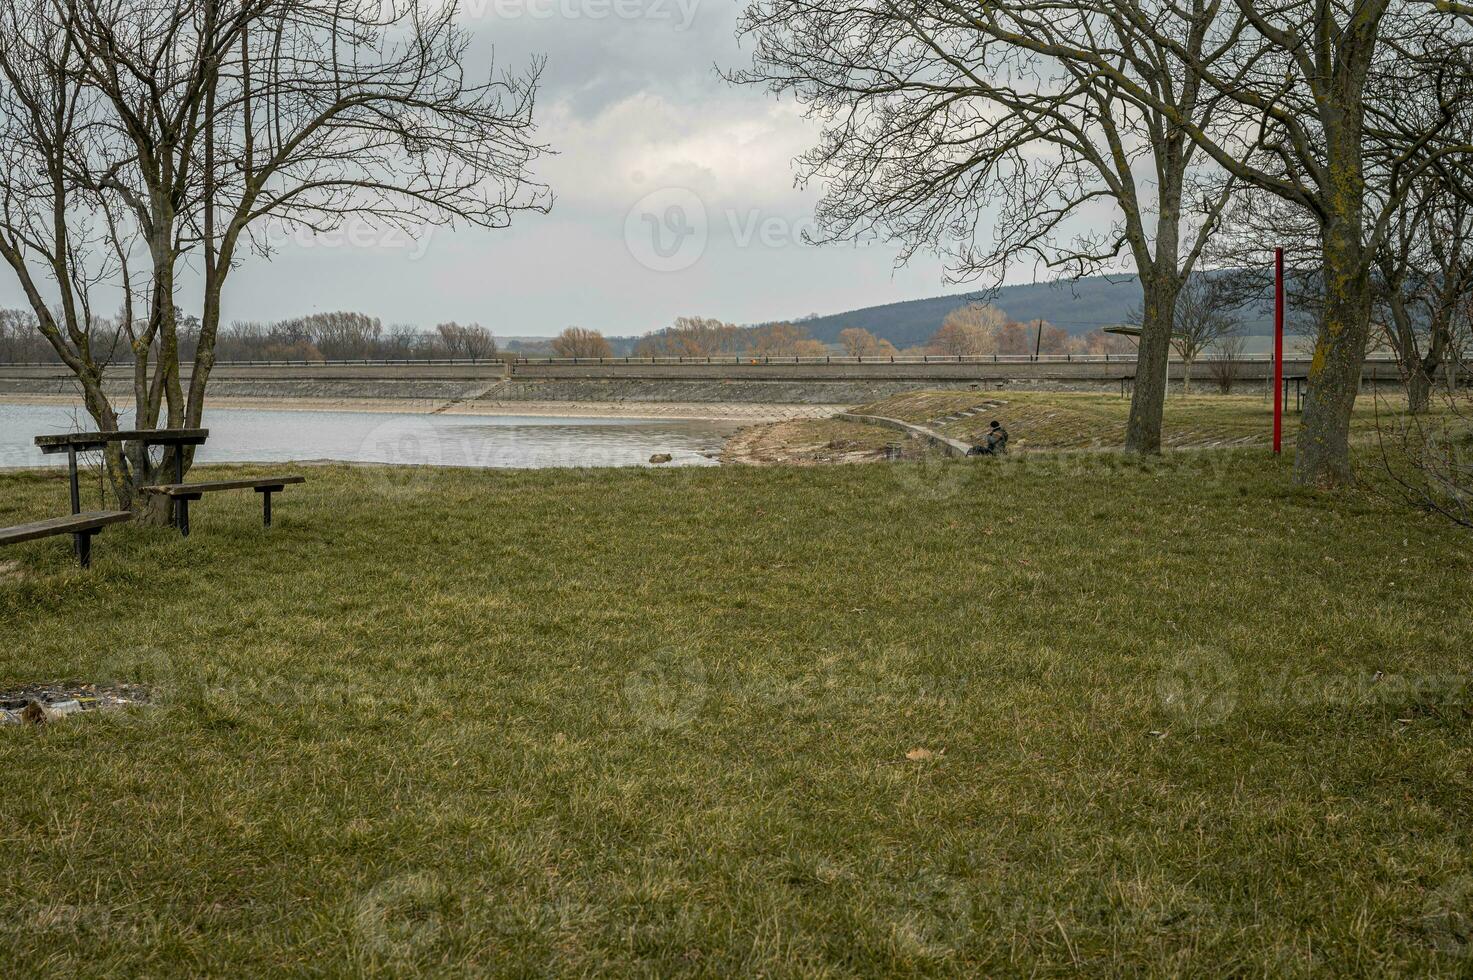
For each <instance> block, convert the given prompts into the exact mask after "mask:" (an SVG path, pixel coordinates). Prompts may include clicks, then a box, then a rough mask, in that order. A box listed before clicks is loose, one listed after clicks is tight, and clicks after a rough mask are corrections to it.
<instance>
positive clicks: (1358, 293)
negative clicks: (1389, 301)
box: [1294, 199, 1371, 487]
mask: <svg viewBox="0 0 1473 980" xmlns="http://www.w3.org/2000/svg"><path fill="white" fill-rule="evenodd" d="M1360 232H1361V228H1360V214H1359V199H1357V201H1356V209H1355V213H1354V215H1353V216H1350V215H1346V216H1343V217H1340V218H1338V219H1336V220H1333V221H1332V222H1331V223H1330V225H1329V226H1327V227H1326V229H1325V236H1324V248H1323V257H1324V265H1323V268H1324V277H1325V306H1324V316H1323V319H1321V321H1320V329H1319V336H1318V338H1317V339H1316V341H1315V348H1314V360H1313V361H1312V362H1311V363H1310V368H1309V392H1308V395H1307V396H1306V398H1305V402H1304V421H1303V423H1302V424H1301V426H1300V429H1299V446H1298V450H1297V452H1296V455H1295V458H1294V482H1295V483H1297V484H1299V485H1301V486H1316V487H1333V486H1339V485H1343V484H1346V483H1349V482H1350V481H1351V480H1352V479H1354V472H1353V470H1352V468H1351V464H1350V416H1351V413H1352V412H1353V411H1354V410H1355V398H1356V395H1357V394H1358V393H1359V391H1360V375H1361V367H1362V365H1363V363H1364V361H1365V354H1366V338H1367V333H1368V331H1369V329H1370V319H1371V277H1370V273H1369V270H1368V269H1367V268H1366V266H1365V264H1364V263H1363V262H1362V260H1361V234H1360Z"/></svg>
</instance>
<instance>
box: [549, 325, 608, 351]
mask: <svg viewBox="0 0 1473 980" xmlns="http://www.w3.org/2000/svg"><path fill="white" fill-rule="evenodd" d="M552 349H553V352H554V353H556V354H557V356H558V357H613V356H614V351H613V349H612V348H611V347H609V342H608V341H607V340H605V339H604V335H603V334H601V333H599V332H598V331H597V330H589V329H587V328H586V327H569V328H568V329H566V330H564V331H563V332H562V333H560V334H558V335H557V336H556V337H554V338H553V339H552Z"/></svg>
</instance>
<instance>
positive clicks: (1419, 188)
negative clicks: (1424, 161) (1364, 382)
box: [1373, 168, 1473, 414]
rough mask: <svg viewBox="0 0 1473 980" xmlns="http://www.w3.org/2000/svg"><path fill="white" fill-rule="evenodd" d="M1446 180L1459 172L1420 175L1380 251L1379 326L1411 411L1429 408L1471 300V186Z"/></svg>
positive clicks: (1437, 170) (1377, 283) (1377, 279)
mask: <svg viewBox="0 0 1473 980" xmlns="http://www.w3.org/2000/svg"><path fill="white" fill-rule="evenodd" d="M1448 176H1452V177H1453V178H1454V179H1456V178H1457V177H1458V176H1460V175H1458V174H1457V173H1456V172H1453V173H1451V174H1449V173H1447V172H1445V171H1443V170H1442V169H1441V168H1434V169H1431V170H1429V171H1428V172H1426V173H1425V174H1423V175H1422V177H1421V178H1420V179H1419V180H1418V181H1417V183H1416V186H1415V187H1414V190H1413V192H1412V193H1411V195H1410V196H1409V197H1408V199H1407V200H1406V202H1404V203H1403V204H1402V206H1401V207H1400V208H1398V209H1397V211H1396V213H1395V214H1394V215H1393V217H1392V220H1391V224H1390V229H1389V231H1388V233H1387V234H1386V236H1385V238H1384V239H1383V240H1382V242H1381V246H1380V248H1379V249H1378V250H1377V253H1376V268H1375V272H1376V275H1375V276H1374V279H1373V282H1374V286H1375V290H1376V299H1377V305H1378V307H1379V309H1380V310H1381V311H1382V313H1383V316H1382V318H1381V323H1382V325H1383V327H1384V330H1385V333H1386V340H1387V343H1388V344H1389V345H1390V346H1391V350H1392V352H1393V353H1394V354H1395V355H1396V359H1397V363H1398V364H1399V365H1400V366H1401V373H1402V377H1403V378H1404V379H1405V381H1406V389H1407V410H1408V411H1409V412H1412V413H1413V414H1418V413H1422V412H1425V411H1427V409H1428V407H1429V406H1430V403H1431V392H1432V384H1433V380H1434V379H1435V378H1436V376H1437V373H1438V371H1439V370H1441V369H1443V368H1444V367H1445V366H1447V365H1448V362H1449V361H1450V360H1453V359H1454V346H1455V343H1456V340H1455V337H1456V330H1457V319H1458V315H1459V313H1460V312H1462V311H1463V310H1464V309H1466V306H1467V301H1468V300H1469V298H1470V295H1473V188H1469V189H1468V190H1464V189H1463V188H1462V187H1459V186H1456V185H1454V186H1450V185H1449V183H1448V181H1447V180H1446V179H1445V178H1447V177H1448Z"/></svg>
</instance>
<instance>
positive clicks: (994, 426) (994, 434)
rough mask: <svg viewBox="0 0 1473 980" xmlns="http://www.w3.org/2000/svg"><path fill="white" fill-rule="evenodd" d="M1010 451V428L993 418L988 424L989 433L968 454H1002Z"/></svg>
mask: <svg viewBox="0 0 1473 980" xmlns="http://www.w3.org/2000/svg"><path fill="white" fill-rule="evenodd" d="M1007 451H1008V430H1007V429H1004V428H1003V427H1002V423H1001V422H999V421H997V420H996V419H993V420H992V421H991V422H989V423H988V425H987V435H986V437H985V438H983V440H982V442H981V444H979V445H976V446H973V447H972V449H971V451H970V452H968V453H967V455H968V456H1000V455H1002V454H1003V453H1005V452H1007Z"/></svg>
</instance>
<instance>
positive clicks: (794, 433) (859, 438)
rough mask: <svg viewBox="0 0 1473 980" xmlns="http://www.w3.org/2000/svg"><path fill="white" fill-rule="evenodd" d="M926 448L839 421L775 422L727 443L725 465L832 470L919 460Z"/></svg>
mask: <svg viewBox="0 0 1473 980" xmlns="http://www.w3.org/2000/svg"><path fill="white" fill-rule="evenodd" d="M927 452H928V450H927V448H926V446H925V445H924V444H923V443H922V442H921V441H920V440H917V439H910V438H907V436H906V435H905V434H904V433H902V432H896V431H894V430H893V429H883V428H880V427H879V426H874V425H863V424H861V423H858V422H845V421H842V420H838V419H803V420H794V421H789V422H773V423H770V424H767V425H753V426H749V427H748V428H745V429H742V430H741V431H740V432H738V433H737V434H736V435H734V436H732V437H731V438H730V439H729V440H727V443H726V447H725V448H724V449H723V450H722V453H721V462H723V463H727V464H732V463H735V464H738V465H744V466H828V465H832V464H835V463H877V462H881V461H883V460H887V459H890V460H893V459H912V458H914V459H919V458H921V457H922V456H925V455H926V454H927Z"/></svg>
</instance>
